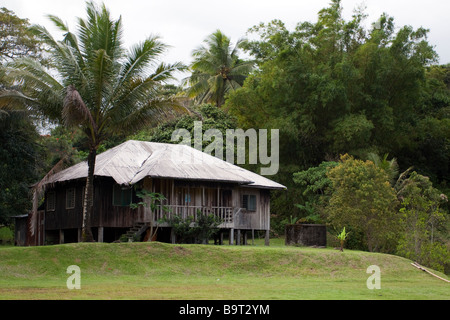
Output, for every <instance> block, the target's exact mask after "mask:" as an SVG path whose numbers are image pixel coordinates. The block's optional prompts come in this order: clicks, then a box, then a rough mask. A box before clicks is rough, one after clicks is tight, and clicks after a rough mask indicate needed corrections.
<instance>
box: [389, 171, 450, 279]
mask: <svg viewBox="0 0 450 320" xmlns="http://www.w3.org/2000/svg"><path fill="white" fill-rule="evenodd" d="M397 188H398V190H397V195H398V197H399V199H400V201H401V208H400V221H401V226H402V230H401V231H402V232H401V236H400V240H399V244H398V248H397V250H398V254H399V255H401V256H404V257H406V258H408V259H412V260H414V261H417V262H419V263H421V264H423V265H426V266H429V267H432V268H434V269H436V270H440V271H444V268H445V264H446V263H447V264H448V261H449V259H450V253H449V251H448V249H447V247H446V244H445V237H446V236H447V234H448V229H447V222H448V215H447V214H446V213H445V212H444V211H443V210H442V208H441V206H442V204H444V203H445V202H447V201H448V198H447V196H445V195H444V194H442V193H441V192H440V191H439V190H437V189H435V188H434V187H433V186H432V183H431V181H430V179H429V178H428V177H425V176H422V175H420V174H418V173H416V172H412V173H411V174H410V176H409V177H408V178H407V179H404V180H403V181H402V183H401V184H399V185H398V186H397Z"/></svg>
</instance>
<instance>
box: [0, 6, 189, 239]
mask: <svg viewBox="0 0 450 320" xmlns="http://www.w3.org/2000/svg"><path fill="white" fill-rule="evenodd" d="M86 14H87V19H82V18H79V19H78V32H77V34H74V33H72V32H70V30H69V28H68V27H67V25H66V24H64V23H63V21H62V20H61V19H59V18H58V17H55V16H49V18H50V20H51V21H53V23H54V24H55V26H56V27H58V28H59V29H60V30H61V31H63V32H64V33H65V35H64V39H63V40H61V41H57V40H55V39H54V38H53V36H52V35H51V34H50V33H49V32H48V30H47V29H45V28H44V27H42V26H33V32H34V34H35V35H36V36H37V37H38V38H39V39H41V40H42V41H43V43H44V44H45V45H46V46H48V48H49V55H50V57H51V64H50V69H49V68H47V67H46V66H44V65H42V64H40V63H39V62H38V61H36V60H35V59H32V58H29V57H25V58H22V59H16V60H14V61H13V62H11V63H10V64H8V68H7V69H6V75H7V77H8V78H9V79H11V82H15V83H19V84H20V88H19V90H20V91H11V90H10V91H4V92H2V93H1V94H0V100H1V101H2V102H3V103H10V104H11V103H16V104H17V103H19V104H22V105H23V104H25V105H26V106H27V107H28V108H30V109H32V110H33V111H34V112H35V113H38V114H42V115H44V116H46V117H48V118H49V119H50V120H53V121H60V122H63V123H64V124H65V125H67V126H76V127H79V128H80V129H81V130H82V132H83V133H84V134H85V136H86V138H87V148H88V150H89V155H88V167H89V170H88V178H87V179H86V195H85V203H84V205H83V207H84V209H83V240H91V239H92V232H91V228H90V216H91V214H92V206H91V205H90V204H91V203H92V201H93V180H94V170H95V160H96V155H97V151H98V148H99V146H100V144H101V143H102V142H103V141H104V140H105V139H107V138H108V137H110V136H114V135H115V134H117V133H122V132H130V131H131V132H133V131H136V130H137V129H138V128H140V127H142V126H145V125H149V124H152V123H155V122H156V121H157V120H158V119H160V117H161V116H166V114H164V113H163V111H164V110H169V109H168V108H173V101H172V100H170V101H168V100H166V99H162V98H160V96H159V95H158V91H159V90H160V88H161V84H162V82H163V81H165V80H167V79H170V78H171V77H172V74H173V72H174V71H176V70H178V69H180V68H181V67H182V66H181V64H178V63H177V64H173V65H167V64H164V63H161V64H159V65H156V67H155V63H156V61H157V59H158V58H159V56H160V55H161V54H162V53H163V52H164V51H165V49H166V48H167V46H166V45H165V44H163V43H162V42H161V41H159V39H158V38H157V37H153V36H151V37H149V38H147V39H146V40H144V41H143V42H141V43H139V44H137V45H134V46H133V47H132V48H131V49H130V50H129V51H127V50H125V48H124V47H123V27H122V19H121V18H119V19H117V20H113V19H112V18H111V16H110V13H109V11H108V9H107V8H106V7H105V5H102V6H101V7H97V6H96V5H95V4H94V3H93V2H88V3H87V6H86Z"/></svg>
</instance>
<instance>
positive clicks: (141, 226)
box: [125, 222, 149, 242]
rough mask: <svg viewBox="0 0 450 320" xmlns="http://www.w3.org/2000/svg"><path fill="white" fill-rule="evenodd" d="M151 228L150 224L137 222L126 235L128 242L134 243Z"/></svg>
mask: <svg viewBox="0 0 450 320" xmlns="http://www.w3.org/2000/svg"><path fill="white" fill-rule="evenodd" d="M148 227H149V224H148V223H146V222H136V223H135V224H134V225H133V226H132V227H131V228H130V229H128V231H127V233H125V237H126V238H127V239H128V242H134V241H135V239H136V238H139V237H140V236H141V235H142V234H143V233H144V232H145V231H146V230H147V228H148Z"/></svg>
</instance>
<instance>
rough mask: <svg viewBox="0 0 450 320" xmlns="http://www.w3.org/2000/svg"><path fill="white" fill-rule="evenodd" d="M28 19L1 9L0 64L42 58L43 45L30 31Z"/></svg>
mask: <svg viewBox="0 0 450 320" xmlns="http://www.w3.org/2000/svg"><path fill="white" fill-rule="evenodd" d="M29 27H30V23H29V21H28V19H21V18H19V17H18V16H16V15H15V13H14V12H13V11H10V10H8V9H7V8H0V63H4V62H6V61H11V60H12V59H14V58H19V57H36V58H38V57H39V58H41V53H42V50H43V48H42V45H41V43H40V42H39V41H38V39H37V38H36V37H35V36H34V35H33V33H32V32H30V31H29Z"/></svg>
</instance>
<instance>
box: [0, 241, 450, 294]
mask: <svg viewBox="0 0 450 320" xmlns="http://www.w3.org/2000/svg"><path fill="white" fill-rule="evenodd" d="M410 263H411V261H409V260H406V259H403V258H400V257H396V256H392V255H384V254H373V253H367V252H361V251H348V250H347V251H345V252H343V253H342V252H339V251H337V250H334V249H312V248H295V247H284V246H278V247H263V246H247V247H237V246H212V245H210V246H204V245H203V246H202V245H170V244H163V243H123V244H99V243H95V244H68V245H58V246H44V247H11V248H1V247H0V299H239V300H241V299H268V300H271V299H286V300H290V299H450V285H449V284H448V283H446V282H444V281H441V280H438V279H436V278H434V277H432V276H430V275H428V274H425V273H424V272H422V271H419V270H418V269H415V268H413V267H412V266H411V265H410ZM69 265H78V266H79V267H80V268H81V290H68V289H67V287H66V280H67V278H68V277H69V274H67V273H66V269H67V267H68V266H69ZM370 265H378V266H379V267H380V268H381V290H369V289H367V286H366V281H367V278H368V277H369V276H370V275H369V274H367V273H366V269H367V267H368V266H370ZM439 275H441V276H443V277H444V278H445V276H444V275H442V274H439Z"/></svg>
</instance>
